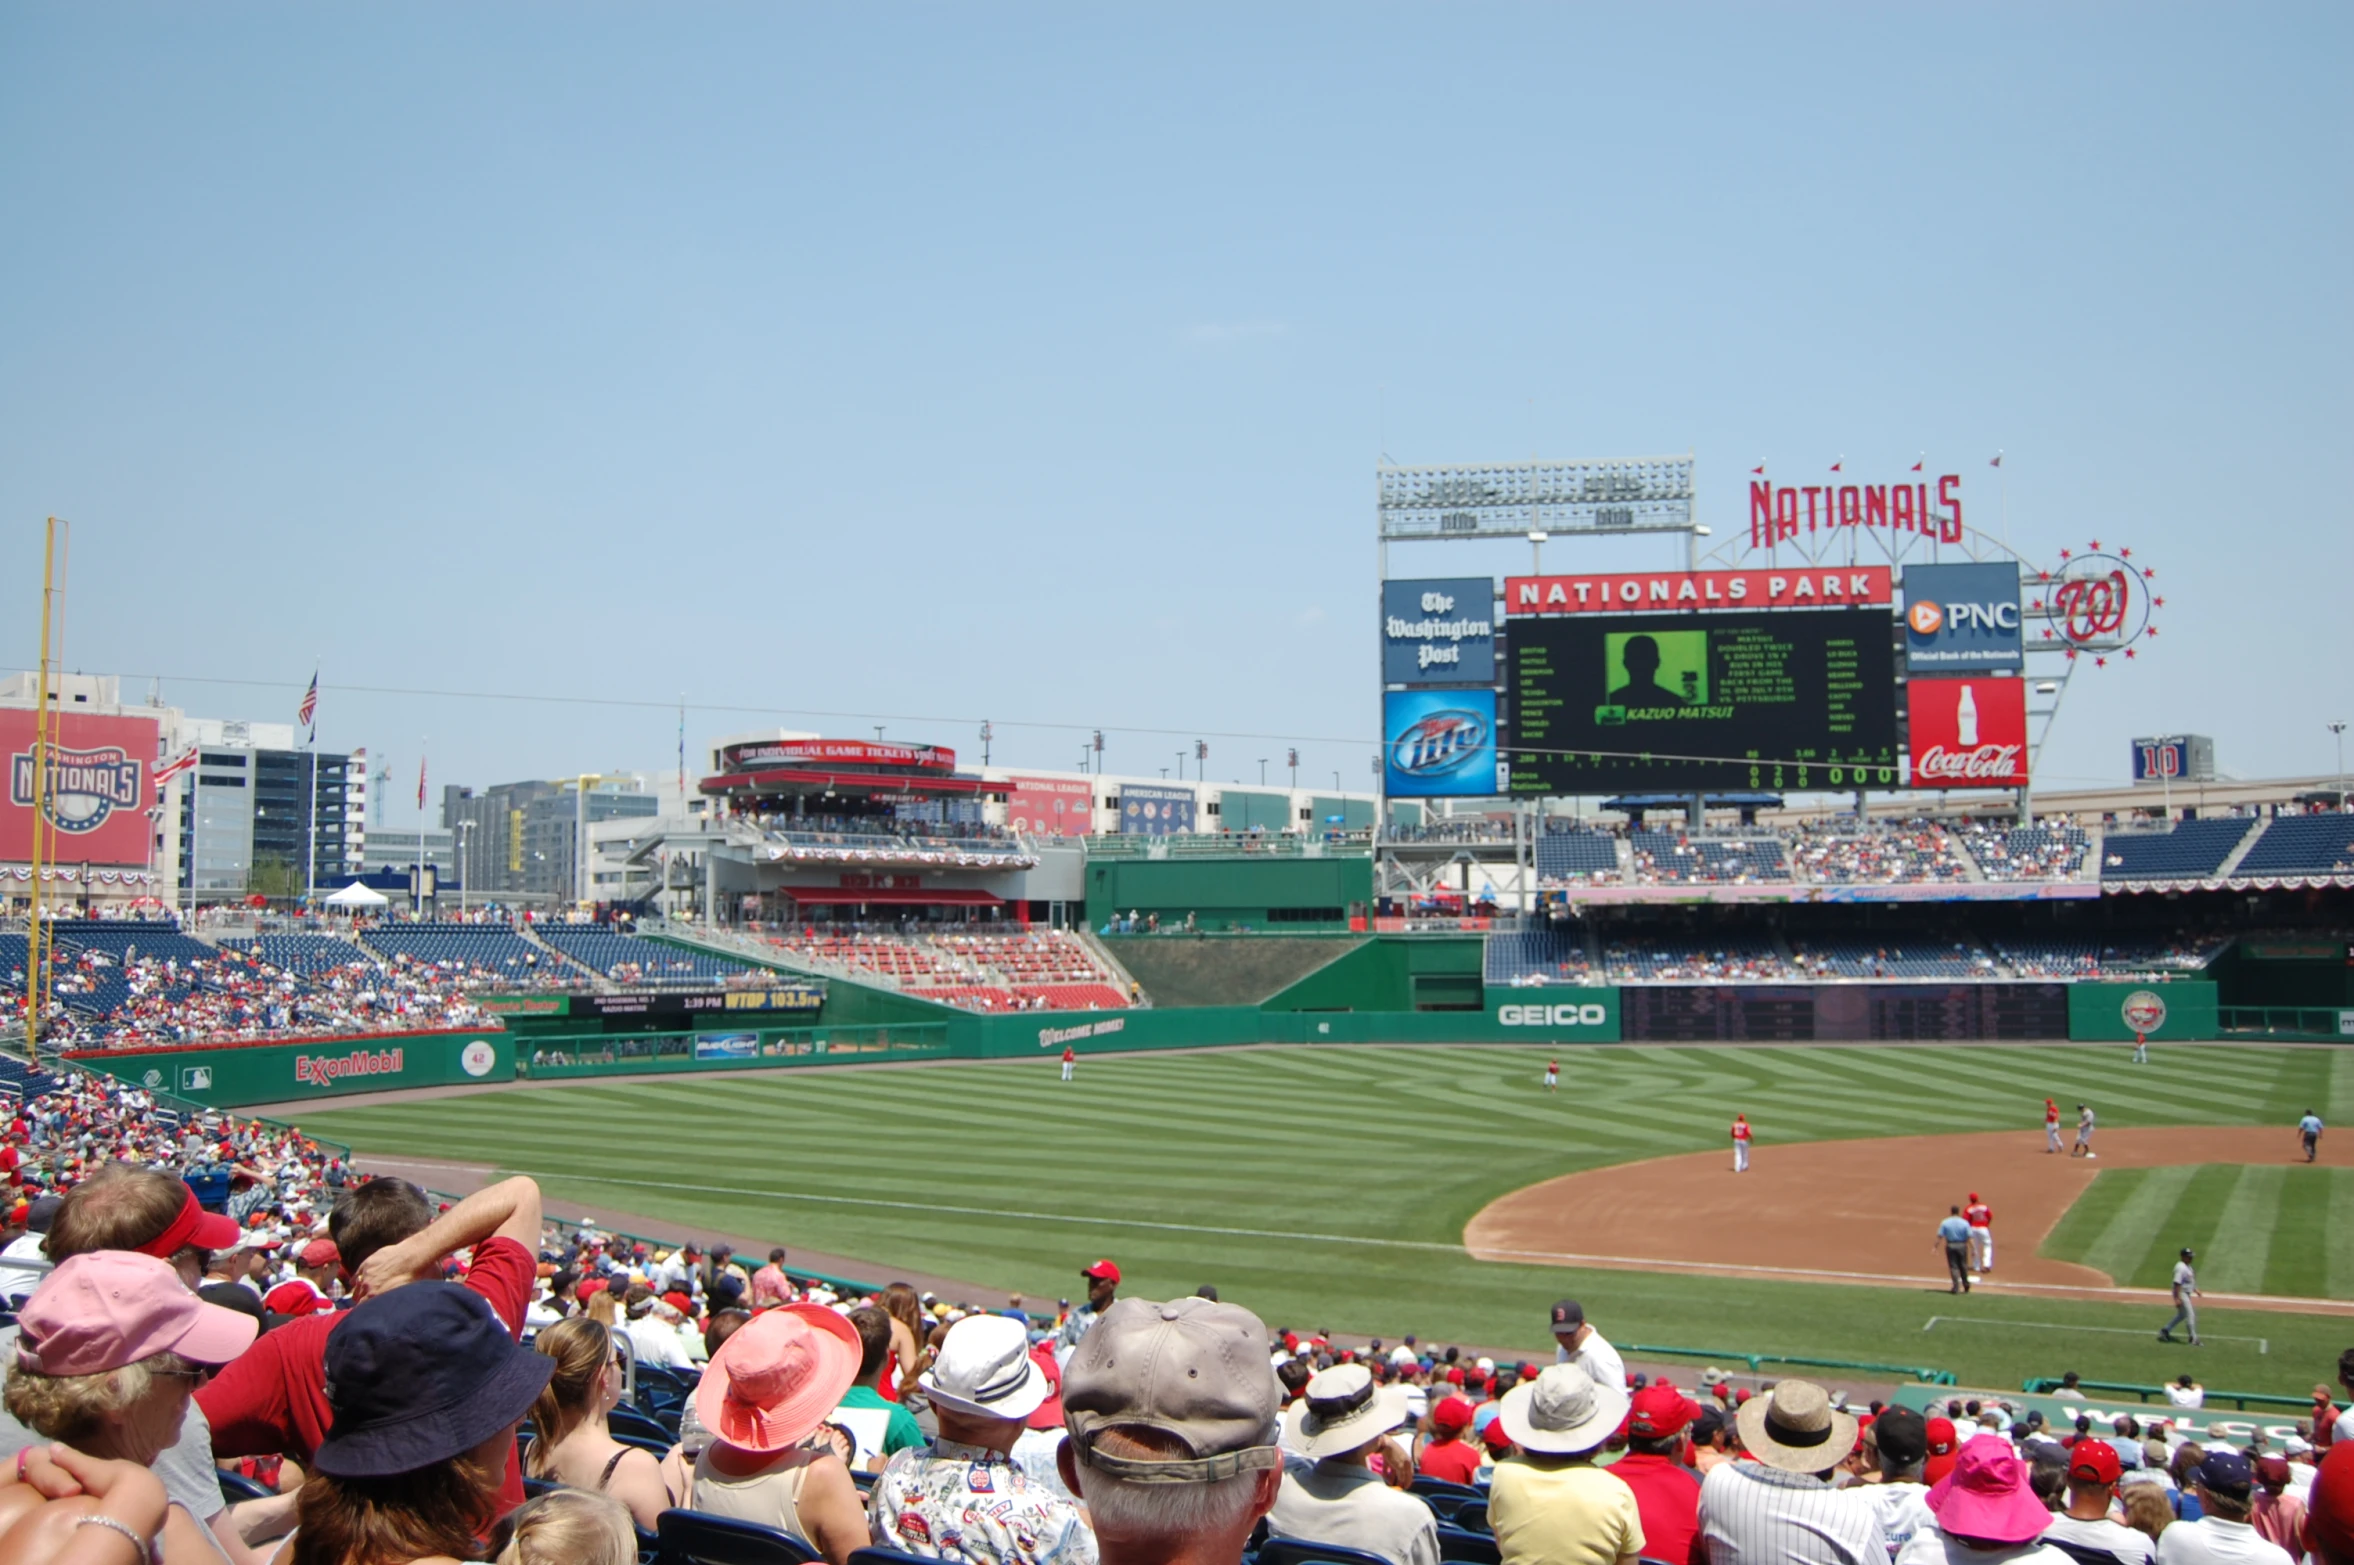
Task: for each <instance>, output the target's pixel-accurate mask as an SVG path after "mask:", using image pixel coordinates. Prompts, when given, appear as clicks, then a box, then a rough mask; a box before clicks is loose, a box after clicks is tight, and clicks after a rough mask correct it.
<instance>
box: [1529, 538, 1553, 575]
mask: <svg viewBox="0 0 2354 1565" xmlns="http://www.w3.org/2000/svg"><path fill="white" fill-rule="evenodd" d="M1552 536H1553V535H1552V534H1551V533H1549V532H1546V531H1545V530H1544V529H1543V528H1538V529H1537V530H1536V531H1534V532H1531V533H1530V534H1529V535H1528V573H1529V574H1530V575H1531V576H1542V575H1544V574H1545V540H1546V539H1548V538H1550V537H1552Z"/></svg>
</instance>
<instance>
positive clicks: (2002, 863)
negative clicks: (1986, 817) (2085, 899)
mask: <svg viewBox="0 0 2354 1565" xmlns="http://www.w3.org/2000/svg"><path fill="white" fill-rule="evenodd" d="M2091 841H2092V839H2091V838H2090V837H2088V836H2086V834H2085V831H2084V828H2083V827H2081V826H2000V825H1994V824H1989V823H1973V824H1971V825H1969V826H1966V827H1964V828H1963V832H1962V845H1963V847H1964V848H1966V849H1967V850H1968V852H1969V855H1970V857H1971V858H1972V859H1973V860H1974V861H1975V862H1976V863H1977V865H1978V870H1979V873H1980V874H1982V875H1984V876H1985V877H1986V878H1987V879H1988V880H1999V881H2017V880H2073V879H2075V878H2076V876H2077V874H2078V872H2079V871H2081V870H2082V869H2083V867H2084V855H2085V852H2086V851H2087V849H2088V848H2090V846H2091Z"/></svg>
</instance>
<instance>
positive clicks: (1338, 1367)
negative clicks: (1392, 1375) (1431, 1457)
mask: <svg viewBox="0 0 2354 1565" xmlns="http://www.w3.org/2000/svg"><path fill="white" fill-rule="evenodd" d="M1405 1417H1406V1388H1405V1387H1404V1386H1376V1385H1375V1384H1374V1383H1373V1371H1371V1370H1369V1369H1367V1368H1366V1367H1365V1366H1364V1365H1362V1364H1335V1365H1333V1366H1332V1368H1330V1369H1326V1370H1319V1371H1317V1373H1316V1375H1315V1377H1314V1378H1312V1379H1311V1380H1310V1381H1309V1382H1308V1390H1307V1394H1306V1395H1305V1396H1304V1397H1302V1398H1301V1399H1300V1402H1299V1403H1298V1405H1297V1406H1295V1407H1293V1408H1291V1409H1290V1410H1289V1411H1287V1412H1286V1413H1285V1414H1284V1423H1285V1424H1286V1425H1287V1426H1288V1427H1287V1433H1288V1434H1289V1435H1290V1436H1291V1448H1292V1449H1293V1450H1295V1451H1297V1452H1299V1453H1300V1455H1302V1456H1304V1457H1306V1458H1307V1459H1308V1460H1309V1461H1311V1462H1321V1461H1322V1460H1324V1458H1326V1457H1328V1456H1339V1455H1341V1454H1342V1453H1344V1452H1348V1451H1354V1450H1356V1449H1357V1448H1358V1447H1359V1446H1363V1445H1371V1444H1372V1443H1373V1442H1374V1441H1376V1440H1378V1439H1380V1438H1381V1437H1382V1436H1383V1435H1386V1434H1388V1433H1389V1432H1390V1431H1391V1430H1393V1429H1395V1428H1397V1427H1398V1425H1399V1424H1400V1423H1401V1422H1402V1421H1403V1420H1404V1419H1405Z"/></svg>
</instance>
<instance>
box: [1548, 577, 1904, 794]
mask: <svg viewBox="0 0 2354 1565" xmlns="http://www.w3.org/2000/svg"><path fill="white" fill-rule="evenodd" d="M1510 668H1511V675H1510V679H1511V683H1510V686H1509V690H1510V694H1511V709H1510V710H1511V721H1510V723H1509V725H1508V733H1507V737H1506V739H1505V741H1504V742H1505V745H1506V747H1507V748H1508V749H1509V751H1510V766H1511V779H1512V791H1513V792H1514V793H1516V794H1591V793H1615V792H1619V791H1621V790H1625V789H1637V790H1641V789H1651V788H1657V789H1687V788H1718V789H1761V790H1776V789H1786V788H1787V789H1797V788H1858V787H1872V788H1893V787H1896V786H1898V785H1899V783H1900V781H1901V780H1902V777H1903V772H1902V770H1901V764H1902V763H1901V751H1902V746H1901V744H1900V742H1899V740H1898V736H1897V725H1896V653H1895V638H1894V626H1893V624H1892V622H1891V621H1890V619H1889V615H1888V611H1887V610H1886V609H1865V608H1856V609H1806V610H1781V611H1777V610H1762V611H1755V612H1750V613H1725V614H1630V615H1599V614H1598V615H1568V616H1564V617H1561V618H1528V619H1520V620H1515V621H1514V622H1513V624H1512V630H1511V662H1510Z"/></svg>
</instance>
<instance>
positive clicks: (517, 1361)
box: [286, 1282, 556, 1565]
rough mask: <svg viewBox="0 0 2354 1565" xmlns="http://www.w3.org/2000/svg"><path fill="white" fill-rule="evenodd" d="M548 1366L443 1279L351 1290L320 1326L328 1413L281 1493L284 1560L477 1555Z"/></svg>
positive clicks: (473, 1297) (375, 1562)
mask: <svg viewBox="0 0 2354 1565" xmlns="http://www.w3.org/2000/svg"><path fill="white" fill-rule="evenodd" d="M555 1367H556V1364H555V1360H553V1359H551V1358H548V1357H546V1356H545V1355H543V1354H539V1353H534V1352H533V1351H532V1350H531V1349H529V1348H526V1347H523V1346H522V1345H520V1344H519V1343H517V1342H516V1341H515V1339H514V1338H513V1337H511V1336H509V1335H508V1334H507V1328H506V1326H505V1325H503V1324H502V1323H501V1322H500V1320H499V1318H498V1316H497V1315H496V1314H495V1313H494V1312H493V1311H492V1309H491V1307H490V1303H489V1301H488V1300H486V1299H484V1298H483V1297H482V1295H481V1294H479V1293H476V1292H474V1291H472V1290H471V1289H468V1288H463V1287H460V1286H459V1285H458V1284H456V1283H449V1282H412V1283H406V1284H403V1285H402V1286H400V1287H397V1288H394V1289H393V1290H392V1291H390V1292H388V1293H379V1294H376V1295H374V1296H372V1297H371V1298H369V1299H368V1300H367V1301H366V1302H364V1303H362V1304H361V1305H360V1306H359V1307H358V1308H356V1309H354V1310H353V1311H352V1312H351V1313H350V1314H349V1315H347V1316H345V1317H344V1319H343V1321H342V1323H341V1324H339V1325H338V1326H337V1327H336V1328H335V1331H334V1333H333V1334H332V1335H331V1336H329V1337H328V1339H327V1401H328V1405H329V1406H330V1408H332V1410H333V1412H334V1415H335V1422H334V1425H333V1427H331V1428H330V1429H329V1430H328V1431H327V1437H326V1438H325V1439H324V1440H322V1441H320V1442H319V1449H318V1452H317V1454H316V1455H315V1456H314V1457H313V1458H312V1461H311V1472H310V1477H309V1478H308V1479H307V1480H306V1481H305V1482H304V1484H303V1486H302V1493H301V1495H300V1497H299V1498H298V1499H297V1501H296V1504H295V1516H296V1526H295V1533H294V1546H293V1550H292V1553H291V1554H290V1555H289V1556H286V1558H288V1559H290V1560H291V1565H457V1562H459V1561H478V1560H482V1559H484V1558H486V1557H487V1554H486V1551H485V1550H484V1548H483V1546H482V1540H483V1538H484V1537H485V1536H486V1535H487V1534H488V1533H489V1532H490V1530H491V1524H492V1523H493V1522H494V1521H495V1520H496V1519H497V1514H498V1505H499V1492H500V1490H501V1488H502V1487H503V1486H504V1485H505V1483H506V1478H507V1464H508V1463H509V1462H511V1461H513V1460H514V1459H515V1427H516V1425H518V1424H520V1423H522V1422H523V1417H524V1415H525V1414H526V1413H528V1412H530V1411H531V1405H532V1402H533V1401H534V1399H536V1398H537V1397H538V1396H539V1394H540V1391H541V1389H542V1388H544V1387H545V1386H546V1385H547V1383H548V1378H549V1376H550V1375H551V1374H553V1373H554V1371H555Z"/></svg>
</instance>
